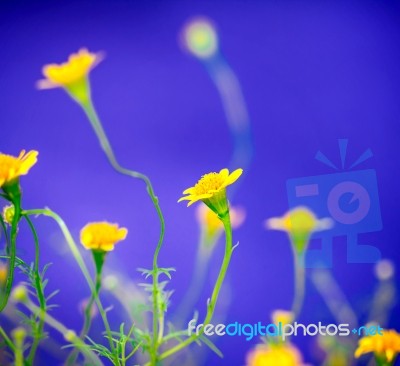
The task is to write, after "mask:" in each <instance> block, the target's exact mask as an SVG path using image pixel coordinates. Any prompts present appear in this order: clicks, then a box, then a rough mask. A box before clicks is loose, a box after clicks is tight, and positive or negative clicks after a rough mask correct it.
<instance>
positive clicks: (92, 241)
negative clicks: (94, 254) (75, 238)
mask: <svg viewBox="0 0 400 366" xmlns="http://www.w3.org/2000/svg"><path fill="white" fill-rule="evenodd" d="M127 235H128V229H126V228H123V227H122V228H120V227H119V226H118V224H110V223H109V222H106V221H103V222H91V223H89V224H87V225H86V226H85V227H84V228H83V229H82V230H81V243H82V245H83V246H84V247H85V248H86V249H92V250H96V251H103V252H109V251H111V250H113V249H114V245H115V244H116V243H118V242H119V241H121V240H124V239H125V238H126V236H127Z"/></svg>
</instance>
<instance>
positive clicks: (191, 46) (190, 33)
mask: <svg viewBox="0 0 400 366" xmlns="http://www.w3.org/2000/svg"><path fill="white" fill-rule="evenodd" d="M182 33H183V34H182V38H183V43H184V46H185V47H186V48H187V49H188V51H189V52H191V53H193V54H194V55H195V56H197V57H199V58H209V57H211V56H213V55H214V54H215V53H216V52H217V50H218V36H217V32H216V31H215V27H214V26H213V24H212V23H211V22H210V21H209V20H208V19H204V18H198V19H194V20H192V21H190V22H189V23H187V24H186V26H185V27H184V29H183V32H182Z"/></svg>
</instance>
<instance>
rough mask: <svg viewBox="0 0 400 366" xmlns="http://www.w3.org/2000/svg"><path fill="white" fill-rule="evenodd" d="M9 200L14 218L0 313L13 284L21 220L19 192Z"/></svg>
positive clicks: (0, 301)
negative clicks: (12, 207) (12, 206)
mask: <svg viewBox="0 0 400 366" xmlns="http://www.w3.org/2000/svg"><path fill="white" fill-rule="evenodd" d="M3 189H4V187H3ZM18 190H19V185H18ZM9 200H10V201H11V202H12V204H13V205H14V217H13V220H12V223H11V234H10V246H9V248H8V250H7V254H8V255H9V256H10V263H9V267H8V274H7V281H6V287H5V291H4V296H3V297H2V298H1V300H0V313H1V312H2V311H3V310H4V308H5V307H6V305H7V303H8V298H9V297H10V293H11V288H12V285H13V282H14V272H15V261H16V256H17V248H16V244H17V233H18V223H19V221H20V219H21V193H20V192H19V191H18V192H17V193H15V192H14V194H12V195H11V198H10V199H9Z"/></svg>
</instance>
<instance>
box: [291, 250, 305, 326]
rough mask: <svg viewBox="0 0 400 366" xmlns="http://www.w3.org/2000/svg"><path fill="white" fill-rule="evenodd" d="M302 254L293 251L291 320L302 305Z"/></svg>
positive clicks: (303, 265) (303, 290)
mask: <svg viewBox="0 0 400 366" xmlns="http://www.w3.org/2000/svg"><path fill="white" fill-rule="evenodd" d="M305 281H306V278H305V263H304V254H302V253H297V252H296V251H294V293H295V295H294V299H293V304H292V313H293V322H294V321H295V320H296V319H297V318H298V316H299V315H300V312H301V308H302V307H303V302H304V294H305Z"/></svg>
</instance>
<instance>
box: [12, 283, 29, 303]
mask: <svg viewBox="0 0 400 366" xmlns="http://www.w3.org/2000/svg"><path fill="white" fill-rule="evenodd" d="M11 297H12V299H13V300H14V301H15V302H22V303H24V302H27V301H28V299H29V297H28V290H27V289H26V287H25V286H24V285H18V286H16V287H15V288H14V290H13V291H12V293H11Z"/></svg>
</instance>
